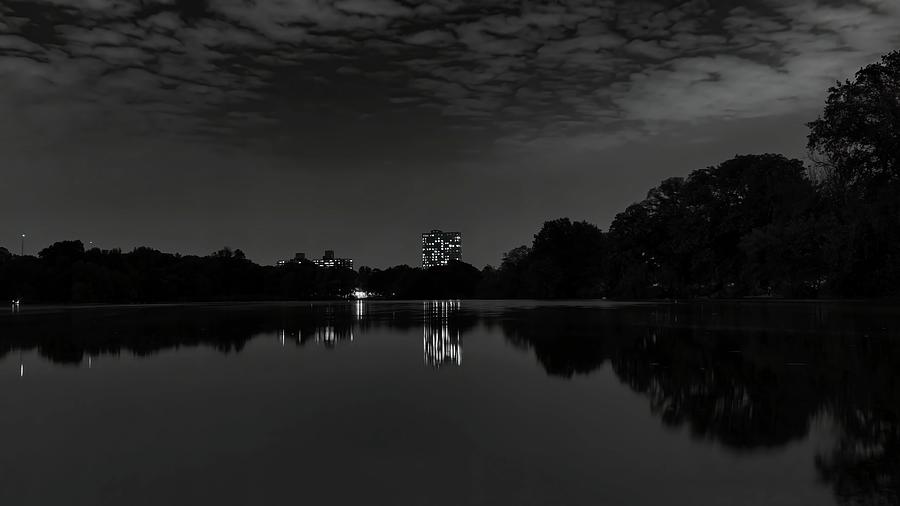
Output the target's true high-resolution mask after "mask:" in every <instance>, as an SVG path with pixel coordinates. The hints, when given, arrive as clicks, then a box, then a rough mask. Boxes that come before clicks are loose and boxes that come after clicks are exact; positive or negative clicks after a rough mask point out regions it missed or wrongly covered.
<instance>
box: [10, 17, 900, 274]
mask: <svg viewBox="0 0 900 506" xmlns="http://www.w3.org/2000/svg"><path fill="white" fill-rule="evenodd" d="M898 48H900V2H898V1H897V0H848V1H823V0H755V1H750V0H747V1H737V0H717V1H715V2H713V1H705V0H691V1H687V2H683V1H668V0H660V1H656V2H641V1H633V0H628V1H626V0H594V1H586V0H577V1H576V0H569V1H564V0H556V1H542V2H541V1H529V0H523V1H514V0H503V1H495V0H481V1H466V0H337V1H331V0H40V1H39V0H33V1H26V0H0V153H2V158H0V177H2V184H0V245H5V246H6V247H7V248H9V249H10V250H16V251H18V249H19V239H18V237H19V235H20V234H21V233H27V234H28V238H27V242H26V250H28V251H30V252H32V253H34V252H36V250H37V249H39V248H41V247H44V246H46V245H47V244H49V243H50V242H53V241H56V240H61V239H75V238H77V239H82V240H84V241H85V242H87V241H94V242H95V244H98V245H99V246H101V247H104V248H110V247H122V248H123V249H130V248H132V247H134V246H137V245H149V246H153V247H156V248H159V249H163V250H166V251H179V252H184V253H197V254H205V253H208V252H211V251H213V250H215V249H218V248H220V247H222V246H225V245H228V246H232V247H239V248H242V249H243V250H244V251H245V252H246V253H247V254H248V256H249V257H250V258H252V259H254V260H256V261H259V262H263V263H272V262H274V261H275V260H276V259H278V258H281V257H285V256H291V255H292V254H293V253H294V252H296V251H304V252H307V253H308V254H310V255H319V254H320V252H321V250H323V249H325V248H329V249H335V250H337V253H338V254H339V255H346V256H351V257H353V258H355V259H356V261H357V265H360V264H367V265H374V266H387V265H393V264H396V263H410V264H413V265H415V264H417V263H418V261H419V258H420V256H419V255H420V253H419V250H418V248H419V244H420V236H419V234H420V233H421V232H422V231H425V230H429V229H431V228H443V229H445V230H459V231H461V232H462V233H463V244H464V259H465V260H467V261H469V262H472V263H474V264H476V265H478V266H482V265H484V264H486V263H491V264H496V263H497V262H498V261H499V259H500V256H501V254H502V252H503V251H506V250H508V249H510V248H512V247H514V246H517V245H519V244H524V243H530V240H531V237H532V235H533V234H534V233H535V232H536V231H537V229H538V228H539V227H540V224H541V223H542V222H543V221H544V220H546V219H551V218H556V217H562V216H569V217H571V218H573V219H586V220H589V221H592V222H594V223H597V224H598V225H600V226H601V227H602V228H604V229H605V228H606V227H607V226H608V225H609V223H610V221H611V220H612V218H613V217H614V216H615V214H616V213H617V212H619V211H621V210H622V209H624V207H625V206H626V205H628V204H630V203H631V202H634V201H636V200H640V199H641V198H643V196H644V194H645V193H646V190H647V189H648V188H650V187H651V186H652V185H654V184H656V183H657V182H658V181H659V180H661V179H663V178H665V177H668V176H674V175H685V174H687V173H688V172H689V171H691V170H693V169H696V168H701V167H704V166H707V165H710V164H714V163H717V162H719V161H722V160H724V159H727V158H729V157H731V156H733V155H735V154H739V153H740V154H743V153H757V152H781V153H785V154H788V155H791V156H804V155H805V150H804V144H805V134H806V129H805V126H804V123H805V122H806V121H809V120H812V119H814V118H815V116H816V115H817V113H818V111H819V110H820V109H821V106H822V104H823V100H824V97H825V91H826V89H827V87H828V86H829V85H830V84H832V83H833V82H834V81H835V80H837V79H844V78H847V77H850V76H851V75H852V74H853V72H855V71H856V70H857V69H858V68H859V67H861V66H862V65H864V64H866V63H868V62H871V61H874V60H875V59H877V58H878V56H879V55H880V54H883V53H886V52H888V51H890V50H893V49H898Z"/></svg>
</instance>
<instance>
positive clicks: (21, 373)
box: [19, 364, 25, 378]
mask: <svg viewBox="0 0 900 506" xmlns="http://www.w3.org/2000/svg"><path fill="white" fill-rule="evenodd" d="M23 376H25V364H19V377H20V378H21V377H23Z"/></svg>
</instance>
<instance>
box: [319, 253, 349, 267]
mask: <svg viewBox="0 0 900 506" xmlns="http://www.w3.org/2000/svg"><path fill="white" fill-rule="evenodd" d="M312 263H314V264H316V266H317V267H343V268H345V269H352V268H353V259H352V258H334V250H330V249H327V250H325V254H324V255H323V256H322V258H318V259H315V260H313V261H312Z"/></svg>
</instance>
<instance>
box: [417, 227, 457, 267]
mask: <svg viewBox="0 0 900 506" xmlns="http://www.w3.org/2000/svg"><path fill="white" fill-rule="evenodd" d="M451 260H456V261H457V262H461V261H462V234H460V233H459V232H442V231H440V230H432V231H431V232H425V233H424V234H422V267H423V268H424V269H427V268H429V267H437V266H440V265H447V264H448V263H449V262H450V261H451Z"/></svg>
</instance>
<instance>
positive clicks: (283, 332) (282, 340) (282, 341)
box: [281, 330, 285, 347]
mask: <svg viewBox="0 0 900 506" xmlns="http://www.w3.org/2000/svg"><path fill="white" fill-rule="evenodd" d="M284 335H285V331H284V330H282V331H281V346H282V347H284Z"/></svg>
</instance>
